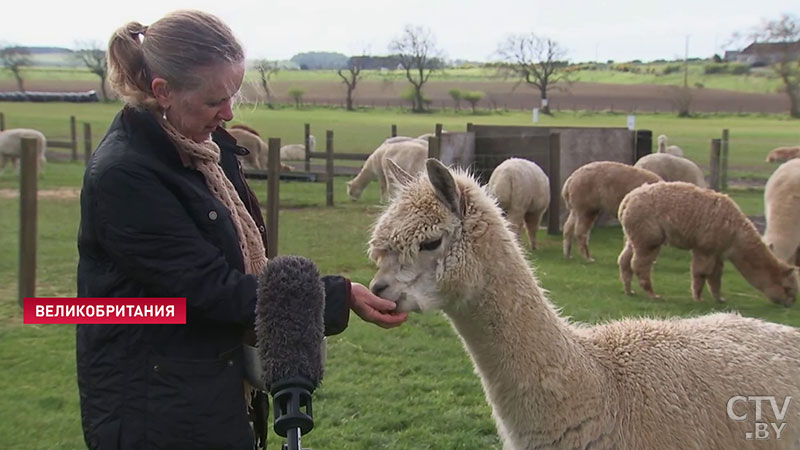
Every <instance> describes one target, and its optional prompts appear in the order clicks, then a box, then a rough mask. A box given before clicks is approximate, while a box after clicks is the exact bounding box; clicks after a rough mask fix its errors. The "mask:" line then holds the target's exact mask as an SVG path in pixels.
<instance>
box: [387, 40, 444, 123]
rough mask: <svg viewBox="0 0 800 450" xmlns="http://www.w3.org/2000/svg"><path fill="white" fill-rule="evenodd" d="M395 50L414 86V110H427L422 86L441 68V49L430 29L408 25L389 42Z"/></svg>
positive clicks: (391, 48)
mask: <svg viewBox="0 0 800 450" xmlns="http://www.w3.org/2000/svg"><path fill="white" fill-rule="evenodd" d="M389 50H390V51H392V52H395V53H396V55H397V58H398V59H399V60H400V66H401V67H402V68H403V70H405V71H406V78H408V81H409V83H411V85H412V86H413V88H414V98H413V101H414V106H413V108H412V111H413V112H425V105H426V103H425V98H424V95H423V93H422V86H424V85H425V83H426V82H427V81H428V78H430V76H431V73H433V72H434V71H435V70H437V69H439V68H441V59H442V55H441V51H440V50H438V49H437V48H436V41H435V39H434V37H433V35H432V34H431V32H430V30H429V29H427V28H424V27H421V26H416V27H415V26H412V25H406V26H405V28H404V29H403V33H402V34H401V35H400V37H398V38H396V39H395V40H393V41H392V42H391V43H390V44H389Z"/></svg>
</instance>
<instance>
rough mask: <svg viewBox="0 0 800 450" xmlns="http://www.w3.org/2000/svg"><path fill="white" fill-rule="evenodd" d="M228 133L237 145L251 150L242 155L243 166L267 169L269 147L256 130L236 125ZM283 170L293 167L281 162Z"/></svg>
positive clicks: (289, 169)
mask: <svg viewBox="0 0 800 450" xmlns="http://www.w3.org/2000/svg"><path fill="white" fill-rule="evenodd" d="M228 133H230V135H231V136H233V138H234V139H236V144H237V145H240V146H242V147H244V148H246V149H247V150H249V151H250V153H249V154H247V155H244V156H241V157H240V160H241V162H242V167H244V168H246V169H257V170H267V158H268V156H269V148H268V147H267V144H266V143H265V142H264V141H263V140H262V139H261V137H259V135H258V133H257V132H256V131H255V130H253V129H252V128H250V127H247V126H246V125H234V126H232V127H231V129H230V130H228ZM281 170H283V171H291V170H293V169H292V166H289V165H286V164H284V163H281Z"/></svg>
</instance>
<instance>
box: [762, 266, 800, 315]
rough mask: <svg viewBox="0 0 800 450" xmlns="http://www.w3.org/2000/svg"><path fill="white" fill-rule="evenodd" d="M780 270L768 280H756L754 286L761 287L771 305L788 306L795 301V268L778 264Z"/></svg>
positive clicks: (796, 278)
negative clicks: (759, 285)
mask: <svg viewBox="0 0 800 450" xmlns="http://www.w3.org/2000/svg"><path fill="white" fill-rule="evenodd" d="M780 266H781V269H780V270H779V271H777V273H771V274H769V278H770V280H758V281H756V282H755V283H754V284H757V285H758V284H761V285H763V288H762V291H763V292H764V295H766V296H767V298H769V299H770V300H772V302H773V303H777V304H779V305H783V306H786V307H787V308H788V307H789V306H792V305H794V303H795V301H796V300H797V289H798V273H797V267H794V266H791V265H788V264H785V263H784V262H783V261H781V262H780Z"/></svg>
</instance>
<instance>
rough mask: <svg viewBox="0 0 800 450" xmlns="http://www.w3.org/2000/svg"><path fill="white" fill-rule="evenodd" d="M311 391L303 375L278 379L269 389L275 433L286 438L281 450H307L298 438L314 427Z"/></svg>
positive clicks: (311, 387)
mask: <svg viewBox="0 0 800 450" xmlns="http://www.w3.org/2000/svg"><path fill="white" fill-rule="evenodd" d="M313 391H314V386H313V385H312V384H311V382H309V380H307V379H305V378H304V377H292V378H289V379H284V380H280V381H278V382H276V383H275V384H274V385H273V386H272V389H270V394H272V399H273V402H272V403H273V409H274V411H275V425H274V428H275V433H276V434H277V435H278V436H281V437H285V438H287V442H286V443H285V444H283V447H282V448H283V450H307V449H304V448H303V447H302V445H301V444H300V438H301V436H302V435H304V434H306V433H308V432H309V431H311V429H312V428H314V417H313V412H312V409H311V392H313ZM304 407H305V411H304V410H303V408H304Z"/></svg>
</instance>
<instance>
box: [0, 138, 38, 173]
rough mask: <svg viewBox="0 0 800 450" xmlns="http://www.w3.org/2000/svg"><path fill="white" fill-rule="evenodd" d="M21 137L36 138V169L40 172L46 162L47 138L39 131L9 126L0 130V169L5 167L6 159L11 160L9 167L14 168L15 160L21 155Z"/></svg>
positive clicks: (15, 166)
mask: <svg viewBox="0 0 800 450" xmlns="http://www.w3.org/2000/svg"><path fill="white" fill-rule="evenodd" d="M23 138H29V139H34V140H36V171H37V173H39V174H42V173H43V172H44V165H45V164H46V163H47V157H46V156H45V152H46V151H47V138H45V137H44V134H42V133H41V132H40V131H38V130H32V129H29V128H11V129H8V130H5V131H0V170H3V169H5V167H6V163H7V162H8V161H11V167H12V168H13V169H15V170H16V168H17V160H18V159H20V158H21V156H22V139H23Z"/></svg>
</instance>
